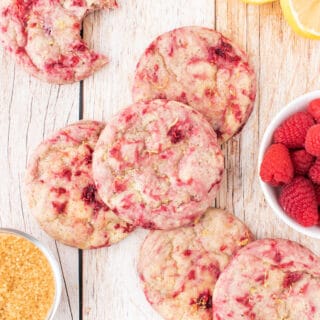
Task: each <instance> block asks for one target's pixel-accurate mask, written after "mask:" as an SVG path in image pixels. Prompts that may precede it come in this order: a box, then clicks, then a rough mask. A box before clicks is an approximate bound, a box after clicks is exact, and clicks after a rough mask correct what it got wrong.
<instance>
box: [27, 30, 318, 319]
mask: <svg viewBox="0 0 320 320" xmlns="http://www.w3.org/2000/svg"><path fill="white" fill-rule="evenodd" d="M133 96H134V100H135V103H133V104H132V105H131V106H128V107H127V108H125V109H123V110H122V111H120V113H118V114H117V115H115V116H114V117H112V118H111V119H110V120H109V121H108V123H107V124H105V123H101V122H97V121H80V122H78V123H76V124H73V125H70V126H67V127H66V128H64V129H62V130H60V131H58V132H57V133H56V134H54V135H53V136H52V137H51V138H49V139H47V140H46V141H44V142H42V143H41V144H40V146H39V147H38V148H37V150H36V152H35V153H34V155H33V157H32V159H31V160H30V162H29V166H28V170H27V178H26V185H27V192H28V199H29V205H30V208H31V210H32V212H33V214H34V215H35V217H36V218H37V220H38V221H39V223H40V225H41V226H42V228H43V229H44V230H45V231H46V232H47V233H48V234H50V235H51V236H52V237H53V238H55V239H57V240H59V241H61V242H63V243H65V244H67V245H70V246H75V247H78V248H81V249H88V248H98V247H105V246H110V245H112V244H114V243H116V242H118V241H120V240H121V239H123V238H124V237H126V236H127V235H128V234H129V233H130V232H131V231H133V230H134V229H135V228H136V227H143V228H146V229H152V230H153V231H150V233H149V235H148V236H147V238H146V240H145V242H144V244H143V245H142V248H141V252H140V259H139V263H138V272H139V275H140V278H141V282H142V284H143V287H144V291H145V294H146V297H147V299H148V301H149V302H150V303H151V304H152V305H153V306H154V308H155V309H156V310H157V311H158V312H159V313H160V314H161V315H162V316H163V317H164V319H167V320H173V319H179V320H180V319H181V320H187V319H188V320H190V319H194V320H198V319H201V320H210V319H212V317H214V319H217V320H218V319H219V320H220V319H286V318H285V317H287V313H288V310H289V308H288V305H289V304H291V303H293V302H294V301H295V300H294V299H295V297H296V296H297V295H298V294H300V293H301V295H300V296H299V298H301V296H302V298H304V299H302V300H301V301H303V302H301V303H300V305H299V306H298V304H297V306H296V310H294V311H292V310H291V311H290V312H292V313H291V314H294V315H295V316H296V317H293V318H292V319H298V318H299V319H300V318H301V319H304V318H307V317H306V315H307V314H308V315H309V314H310V312H313V315H314V317H311V318H310V317H309V318H310V319H317V317H318V318H320V301H319V300H320V299H319V298H317V299H313V295H312V292H315V291H316V290H319V289H320V273H319V271H317V268H318V270H320V268H319V266H320V261H319V259H318V258H317V257H315V256H314V255H313V254H312V253H310V252H309V251H308V250H307V249H304V248H301V247H300V246H298V245H297V244H295V243H291V242H288V241H284V240H260V241H255V242H252V243H251V244H249V243H250V242H251V241H252V240H253V236H252V234H251V232H250V231H249V230H248V228H247V227H246V226H245V225H244V224H243V223H242V222H240V221H239V220H237V219H236V218H235V217H234V216H233V215H232V214H230V213H228V212H225V211H223V210H219V209H210V208H209V207H210V206H211V205H212V204H213V201H214V199H215V197H216V194H217V191H218V189H219V186H220V183H221V180H222V176H223V171H224V163H223V155H222V152H221V148H220V144H221V143H223V142H225V141H226V140H227V139H229V138H230V137H232V136H233V135H234V134H235V133H237V132H239V131H240V130H241V128H242V126H243V125H244V124H245V122H246V121H247V119H248V117H249V115H250V113H251V111H252V107H253V102H254V98H255V76H254V72H253V70H252V68H251V67H250V66H249V64H248V60H247V57H246V55H245V54H244V53H243V51H242V50H240V49H239V48H238V47H237V46H236V45H234V44H233V43H231V41H230V40H228V39H226V38H225V37H223V36H222V35H221V34H219V33H217V32H215V31H214V30H210V29H206V28H200V27H185V28H180V29H177V30H174V31H171V32H168V33H166V34H164V35H162V36H160V37H159V38H157V39H156V40H155V41H154V42H153V43H152V44H151V45H150V46H149V47H148V48H147V49H146V51H145V53H144V55H143V56H142V58H141V60H140V62H139V63H138V66H137V72H136V77H135V84H134V88H133ZM247 244H248V246H247ZM242 247H245V248H242ZM241 248H242V249H241ZM285 248H290V250H288V251H287V252H286V249H285ZM303 260H305V261H304V262H303ZM230 261H231V262H230ZM246 261H248V262H249V263H250V265H246ZM303 263H304V264H303ZM227 265H228V267H227ZM249 267H250V268H249ZM246 268H248V270H246ZM308 269H309V271H308ZM221 273H222V274H221ZM220 279H222V280H220ZM269 284H270V285H272V287H270V286H269ZM279 284H281V285H279ZM309 284H310V286H309ZM293 285H297V288H295V289H296V291H295V290H291V288H292V286H293ZM307 285H308V286H307ZM279 300H281V301H282V303H283V304H279V305H278V301H279ZM287 304H288V305H287ZM263 305H266V306H268V308H263ZM278 306H280V307H278ZM294 312H296V313H294ZM268 315H270V317H269V316H268ZM275 315H277V317H275ZM288 319H289V318H288Z"/></svg>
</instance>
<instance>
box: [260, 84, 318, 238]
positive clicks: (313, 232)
mask: <svg viewBox="0 0 320 320" xmlns="http://www.w3.org/2000/svg"><path fill="white" fill-rule="evenodd" d="M317 98H320V90H319V91H313V92H309V93H307V94H304V95H302V96H300V97H298V98H296V99H295V100H293V101H292V102H290V103H289V104H288V105H286V106H285V107H284V108H283V109H282V110H281V111H280V112H279V113H278V114H277V115H276V116H275V117H274V118H273V120H272V121H271V123H270V124H269V126H268V128H267V130H266V132H265V133H264V136H263V138H262V142H261V144H260V150H259V160H258V165H259V167H258V168H259V171H258V172H260V166H261V162H262V159H263V156H264V154H265V152H266V150H267V148H268V147H269V146H270V144H271V142H272V136H273V133H274V131H275V130H276V128H278V127H279V125H280V124H281V123H282V122H283V121H284V120H286V119H287V118H288V117H289V116H291V115H292V114H294V113H296V112H298V111H303V110H306V108H307V106H308V104H309V102H311V101H312V100H314V99H317ZM259 180H260V185H261V188H262V191H263V193H264V196H265V198H266V200H267V202H268V203H269V205H270V207H271V208H272V209H273V211H274V212H275V213H276V215H277V216H278V217H279V218H280V219H282V220H283V221H284V222H285V223H286V224H287V225H289V226H290V227H291V228H293V229H294V230H296V231H298V232H300V233H303V234H305V235H307V236H310V237H312V238H316V239H320V227H318V226H316V227H309V228H306V227H303V226H301V225H300V224H298V223H297V222H296V221H294V220H293V219H291V218H290V217H289V216H288V215H287V214H286V213H285V212H284V211H283V209H282V208H281V206H280V204H279V202H278V197H277V189H276V188H274V187H272V186H270V185H268V184H267V183H265V182H263V181H262V180H261V178H260V177H259Z"/></svg>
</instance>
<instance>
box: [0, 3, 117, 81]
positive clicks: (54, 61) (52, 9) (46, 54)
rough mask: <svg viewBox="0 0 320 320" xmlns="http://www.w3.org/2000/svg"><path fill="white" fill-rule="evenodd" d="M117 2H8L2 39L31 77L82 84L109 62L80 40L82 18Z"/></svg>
mask: <svg viewBox="0 0 320 320" xmlns="http://www.w3.org/2000/svg"><path fill="white" fill-rule="evenodd" d="M115 6H116V2H115V0H110V1H109V0H94V1H86V0H80V1H71V0H60V1H59V0H37V1H35V0H4V1H1V4H0V40H1V42H2V44H3V45H4V47H5V48H6V49H7V50H8V51H9V52H11V53H12V54H13V55H14V56H15V58H16V61H17V62H18V63H19V64H20V65H22V66H23V67H24V68H25V69H26V71H27V72H29V73H30V74H31V75H33V76H35V77H37V78H39V79H41V80H44V81H47V82H51V83H57V84H65V83H72V82H76V81H80V80H82V79H84V78H86V77H88V76H90V75H91V74H92V73H93V72H95V71H96V70H98V69H100V68H101V67H102V66H103V65H105V64H106V63H107V58H106V57H104V56H102V55H99V54H97V53H95V52H93V51H91V50H89V49H88V47H87V45H86V43H85V42H84V41H83V40H82V39H81V37H80V29H81V23H82V19H83V17H84V16H85V14H87V13H89V12H91V11H93V10H94V9H103V8H110V7H115Z"/></svg>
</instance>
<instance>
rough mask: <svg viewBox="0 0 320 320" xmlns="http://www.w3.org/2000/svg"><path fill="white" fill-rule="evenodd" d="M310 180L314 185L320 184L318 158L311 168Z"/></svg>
mask: <svg viewBox="0 0 320 320" xmlns="http://www.w3.org/2000/svg"><path fill="white" fill-rule="evenodd" d="M309 178H310V179H311V180H312V182H313V183H316V184H320V158H318V159H317V160H316V162H315V163H314V164H313V165H312V167H311V168H310V170H309Z"/></svg>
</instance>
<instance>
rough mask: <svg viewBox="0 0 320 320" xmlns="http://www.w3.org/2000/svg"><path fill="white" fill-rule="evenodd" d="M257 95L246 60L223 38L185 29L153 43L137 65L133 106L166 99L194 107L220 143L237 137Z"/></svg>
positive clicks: (213, 32)
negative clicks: (140, 102) (140, 101)
mask: <svg viewBox="0 0 320 320" xmlns="http://www.w3.org/2000/svg"><path fill="white" fill-rule="evenodd" d="M255 95H256V81H255V74H254V71H253V69H252V68H251V66H250V65H249V63H248V58H247V56H246V54H245V53H244V52H243V51H242V50H241V49H240V48H239V47H238V46H237V45H235V44H234V43H232V42H231V41H230V40H229V39H227V38H225V37H224V36H222V35H221V34H220V33H218V32H216V31H214V30H211V29H207V28H201V27H183V28H180V29H175V30H173V31H170V32H168V33H165V34H163V35H161V36H160V37H158V38H157V39H156V40H154V41H153V42H152V43H151V45H150V46H149V47H148V48H147V50H146V51H145V52H144V54H143V56H142V57H141V59H140V62H139V63H138V66H137V70H136V75H135V81H134V87H133V98H134V100H135V101H139V100H150V99H155V98H165V99H169V100H176V101H180V102H182V103H185V104H187V105H190V106H192V107H193V108H195V109H196V110H198V111H199V112H201V113H202V114H203V115H204V116H205V117H206V118H207V120H208V121H209V122H210V123H211V125H212V126H213V129H214V130H215V131H216V132H217V134H218V138H219V140H220V142H223V141H226V140H228V139H229V138H230V137H231V136H233V135H234V134H235V133H237V132H239V131H240V130H241V128H242V126H243V125H244V124H245V122H246V121H247V119H248V117H249V115H250V113H251V111H252V108H253V103H254V99H255Z"/></svg>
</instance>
